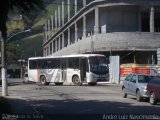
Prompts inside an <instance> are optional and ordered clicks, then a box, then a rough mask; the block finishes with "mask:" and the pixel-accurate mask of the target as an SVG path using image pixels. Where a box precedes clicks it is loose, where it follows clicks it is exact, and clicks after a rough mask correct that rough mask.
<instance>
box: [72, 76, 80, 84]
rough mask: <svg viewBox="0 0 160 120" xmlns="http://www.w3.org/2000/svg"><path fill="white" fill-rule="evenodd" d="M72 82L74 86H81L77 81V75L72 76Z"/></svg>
mask: <svg viewBox="0 0 160 120" xmlns="http://www.w3.org/2000/svg"><path fill="white" fill-rule="evenodd" d="M72 81H73V84H74V85H82V82H81V80H80V79H79V77H78V75H75V76H73V78H72Z"/></svg>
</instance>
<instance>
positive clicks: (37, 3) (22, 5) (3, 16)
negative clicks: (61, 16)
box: [0, 0, 44, 40]
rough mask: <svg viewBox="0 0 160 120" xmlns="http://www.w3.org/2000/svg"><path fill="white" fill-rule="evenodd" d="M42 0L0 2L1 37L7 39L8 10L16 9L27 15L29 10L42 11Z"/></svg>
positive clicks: (1, 0) (0, 0) (8, 0)
mask: <svg viewBox="0 0 160 120" xmlns="http://www.w3.org/2000/svg"><path fill="white" fill-rule="evenodd" d="M43 3H44V0H0V8H1V10H0V31H1V33H2V37H3V38H4V39H5V40H6V39H7V27H6V22H7V16H8V13H9V10H13V9H17V10H19V11H20V13H22V14H26V15H27V14H28V13H30V11H31V10H38V9H43Z"/></svg>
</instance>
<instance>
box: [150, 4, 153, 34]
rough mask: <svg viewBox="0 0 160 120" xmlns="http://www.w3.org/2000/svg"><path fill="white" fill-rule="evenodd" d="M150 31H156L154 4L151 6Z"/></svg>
mask: <svg viewBox="0 0 160 120" xmlns="http://www.w3.org/2000/svg"><path fill="white" fill-rule="evenodd" d="M150 32H154V6H151V8H150Z"/></svg>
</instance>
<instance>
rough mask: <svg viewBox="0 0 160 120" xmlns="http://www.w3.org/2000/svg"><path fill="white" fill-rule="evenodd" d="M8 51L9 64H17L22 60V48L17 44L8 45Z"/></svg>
mask: <svg viewBox="0 0 160 120" xmlns="http://www.w3.org/2000/svg"><path fill="white" fill-rule="evenodd" d="M6 50H7V62H8V63H15V62H17V61H18V59H19V58H21V56H22V53H21V49H20V46H19V45H17V44H13V43H10V44H7V46H6Z"/></svg>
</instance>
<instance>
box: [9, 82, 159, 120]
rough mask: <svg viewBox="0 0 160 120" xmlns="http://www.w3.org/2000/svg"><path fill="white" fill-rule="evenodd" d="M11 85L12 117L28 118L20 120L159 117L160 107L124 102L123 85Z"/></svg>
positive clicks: (131, 101)
mask: <svg viewBox="0 0 160 120" xmlns="http://www.w3.org/2000/svg"><path fill="white" fill-rule="evenodd" d="M9 82H10V83H9V96H8V98H9V102H10V104H11V105H12V111H13V112H12V113H11V114H14V115H25V116H19V117H20V118H23V117H29V118H33V117H38V118H39V119H42V118H43V119H49V118H50V117H52V118H51V119H53V117H55V118H56V119H61V118H62V119H64V118H68V117H70V116H72V118H73V119H75V118H76V119H78V118H81V117H84V118H81V119H85V118H86V119H88V117H92V119H93V118H95V119H109V118H110V119H111V118H112V117H113V118H117V117H118V118H119V119H120V118H121V119H122V118H126V119H127V118H128V119H129V118H132V117H133V118H135V117H139V118H142V117H143V118H144V117H145V119H146V117H147V118H149V117H152V115H156V116H157V115H159V116H160V104H158V105H156V106H152V105H150V104H149V103H148V102H145V101H144V102H137V101H136V100H135V97H134V96H128V98H122V96H121V94H122V93H121V85H113V84H98V85H97V86H87V85H84V86H72V85H64V86H55V85H54V84H52V85H49V86H39V85H37V84H23V83H22V82H21V80H10V81H9ZM30 114H32V115H35V114H36V115H38V116H30ZM26 115H29V116H26ZM119 115H124V116H119ZM132 115H133V116H132ZM135 115H139V116H135ZM140 115H141V116H140ZM142 115H143V116H142ZM148 115H151V116H148ZM69 119H71V118H69Z"/></svg>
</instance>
